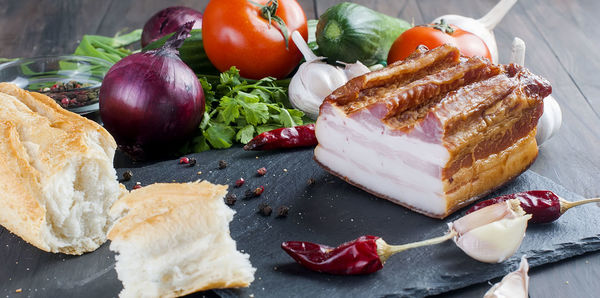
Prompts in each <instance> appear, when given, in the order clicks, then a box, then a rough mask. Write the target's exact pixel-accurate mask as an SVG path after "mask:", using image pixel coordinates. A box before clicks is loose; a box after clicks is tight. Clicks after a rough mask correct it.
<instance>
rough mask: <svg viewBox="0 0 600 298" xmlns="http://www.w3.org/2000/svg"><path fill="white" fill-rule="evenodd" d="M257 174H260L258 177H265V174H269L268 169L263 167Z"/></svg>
mask: <svg viewBox="0 0 600 298" xmlns="http://www.w3.org/2000/svg"><path fill="white" fill-rule="evenodd" d="M256 174H258V176H264V175H265V174H267V168H265V167H262V168H260V169H258V170H256Z"/></svg>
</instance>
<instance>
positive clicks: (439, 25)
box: [427, 19, 454, 35]
mask: <svg viewBox="0 0 600 298" xmlns="http://www.w3.org/2000/svg"><path fill="white" fill-rule="evenodd" d="M427 27H430V28H433V29H437V30H440V31H442V32H444V33H446V34H450V35H452V33H454V28H452V27H450V24H448V23H446V20H444V19H441V20H440V22H439V23H433V24H429V25H427Z"/></svg>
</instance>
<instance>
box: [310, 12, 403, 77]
mask: <svg viewBox="0 0 600 298" xmlns="http://www.w3.org/2000/svg"><path fill="white" fill-rule="evenodd" d="M410 27H411V25H410V24H409V23H408V22H406V21H404V20H401V19H398V18H394V17H390V16H387V15H385V14H382V13H379V12H376V11H374V10H371V9H369V8H367V7H364V6H362V5H358V4H354V3H348V2H343V3H339V4H336V5H334V6H332V7H330V8H329V9H327V11H325V13H323V15H321V17H320V18H319V23H318V24H317V33H316V34H317V44H318V45H319V52H320V54H321V55H323V56H325V57H327V58H328V60H329V61H330V62H335V61H343V62H347V63H354V62H356V61H357V60H359V61H360V62H362V63H364V64H365V65H367V66H371V65H373V64H377V63H381V62H383V61H387V55H388V52H389V50H390V47H391V46H392V43H394V41H395V40H396V38H398V36H400V34H402V32H404V31H406V30H407V29H409V28H410Z"/></svg>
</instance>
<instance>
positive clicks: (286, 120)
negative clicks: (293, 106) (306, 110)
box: [279, 109, 296, 127]
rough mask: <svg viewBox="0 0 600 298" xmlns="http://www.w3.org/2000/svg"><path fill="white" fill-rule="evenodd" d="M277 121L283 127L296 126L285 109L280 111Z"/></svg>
mask: <svg viewBox="0 0 600 298" xmlns="http://www.w3.org/2000/svg"><path fill="white" fill-rule="evenodd" d="M279 121H280V122H281V124H283V126H285V127H292V126H296V122H295V121H294V119H293V118H292V115H290V112H288V110H286V109H281V112H280V113H279Z"/></svg>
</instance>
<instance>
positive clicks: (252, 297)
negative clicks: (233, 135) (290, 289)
mask: <svg viewBox="0 0 600 298" xmlns="http://www.w3.org/2000/svg"><path fill="white" fill-rule="evenodd" d="M257 158H258V157H257ZM248 297H250V298H254V294H250V295H248Z"/></svg>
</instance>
